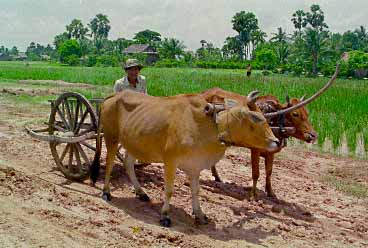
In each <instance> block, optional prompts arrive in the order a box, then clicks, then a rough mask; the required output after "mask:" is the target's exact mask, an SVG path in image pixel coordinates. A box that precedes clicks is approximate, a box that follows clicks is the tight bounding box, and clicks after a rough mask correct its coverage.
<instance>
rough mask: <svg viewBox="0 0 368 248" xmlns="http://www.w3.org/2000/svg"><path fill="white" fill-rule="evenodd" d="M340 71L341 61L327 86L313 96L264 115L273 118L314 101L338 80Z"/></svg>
mask: <svg viewBox="0 0 368 248" xmlns="http://www.w3.org/2000/svg"><path fill="white" fill-rule="evenodd" d="M339 71H340V63H338V64H337V65H336V70H335V74H334V75H333V76H332V78H331V79H330V80H329V81H328V83H327V84H326V85H325V86H323V87H322V88H321V89H320V90H319V91H318V92H317V93H315V94H314V95H313V96H311V97H310V98H308V99H307V100H304V101H301V102H299V103H298V104H296V105H294V106H292V107H290V108H287V109H283V110H280V111H277V112H272V113H266V114H264V117H266V118H268V119H269V118H272V117H275V116H278V115H282V114H287V113H290V112H291V111H294V110H296V109H298V108H301V107H304V106H305V105H307V104H309V103H311V102H312V101H314V100H315V99H317V98H318V97H319V96H320V95H321V94H322V93H324V92H325V91H326V90H327V89H328V88H329V87H330V86H331V85H332V84H333V83H334V82H335V81H336V78H337V75H338V74H339Z"/></svg>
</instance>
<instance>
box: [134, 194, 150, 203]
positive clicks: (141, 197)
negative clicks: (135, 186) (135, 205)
mask: <svg viewBox="0 0 368 248" xmlns="http://www.w3.org/2000/svg"><path fill="white" fill-rule="evenodd" d="M137 197H138V199H139V200H141V201H143V202H149V201H150V198H149V196H148V195H147V194H146V193H144V194H137Z"/></svg>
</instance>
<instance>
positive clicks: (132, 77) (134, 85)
mask: <svg viewBox="0 0 368 248" xmlns="http://www.w3.org/2000/svg"><path fill="white" fill-rule="evenodd" d="M123 68H124V70H125V72H126V74H127V75H126V76H125V77H123V78H121V79H118V80H116V82H115V85H114V92H120V91H123V90H126V89H129V90H133V91H137V92H141V93H143V94H147V85H146V78H145V77H144V76H142V75H139V73H140V71H141V69H142V68H143V65H141V64H140V63H139V61H138V60H136V59H128V60H127V61H126V62H125V64H124V66H123ZM121 149H122V146H121V145H120V147H119V151H120V150H121ZM124 159H125V163H127V162H128V163H129V161H136V158H135V157H133V156H132V155H130V154H128V153H125V156H124ZM138 163H139V164H140V165H149V164H150V163H145V162H143V161H138Z"/></svg>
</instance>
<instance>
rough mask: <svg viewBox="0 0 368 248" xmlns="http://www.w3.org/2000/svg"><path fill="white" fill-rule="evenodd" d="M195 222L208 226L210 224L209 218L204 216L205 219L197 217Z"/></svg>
mask: <svg viewBox="0 0 368 248" xmlns="http://www.w3.org/2000/svg"><path fill="white" fill-rule="evenodd" d="M195 222H196V223H197V224H200V225H207V224H208V217H207V216H206V215H203V217H201V218H200V217H195Z"/></svg>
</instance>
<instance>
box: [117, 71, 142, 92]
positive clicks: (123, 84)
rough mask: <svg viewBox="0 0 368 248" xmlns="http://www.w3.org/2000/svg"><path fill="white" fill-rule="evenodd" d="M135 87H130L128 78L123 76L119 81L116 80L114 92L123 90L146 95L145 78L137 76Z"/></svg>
mask: <svg viewBox="0 0 368 248" xmlns="http://www.w3.org/2000/svg"><path fill="white" fill-rule="evenodd" d="M137 81H138V82H137V84H136V87H134V86H132V85H131V84H130V83H129V81H128V76H125V77H123V78H121V79H119V80H116V82H115V85H114V92H120V91H122V90H125V89H129V90H133V91H137V92H141V93H144V94H147V85H146V78H145V77H144V76H141V75H139V76H138V78H137Z"/></svg>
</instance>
